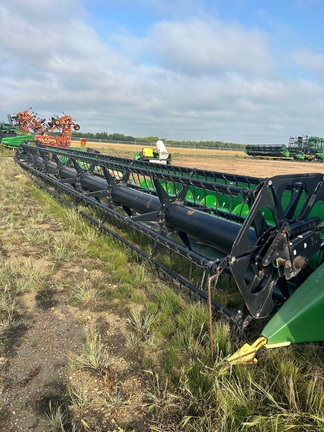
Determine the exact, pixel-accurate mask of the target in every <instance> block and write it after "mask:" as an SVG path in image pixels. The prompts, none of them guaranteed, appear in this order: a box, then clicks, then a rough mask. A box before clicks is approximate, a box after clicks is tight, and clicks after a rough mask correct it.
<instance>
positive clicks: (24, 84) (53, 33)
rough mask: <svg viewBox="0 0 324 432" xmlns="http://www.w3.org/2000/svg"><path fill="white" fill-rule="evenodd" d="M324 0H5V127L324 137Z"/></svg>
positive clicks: (226, 138) (232, 137) (256, 140)
mask: <svg viewBox="0 0 324 432" xmlns="http://www.w3.org/2000/svg"><path fill="white" fill-rule="evenodd" d="M323 18H324V0H209V1H207V0H64V1H63V0H55V2H53V0H28V1H26V0H10V1H9V0H0V26H1V36H0V122H1V121H6V120H7V115H8V114H14V113H17V112H19V111H22V110H25V109H28V108H30V107H32V109H33V111H34V112H36V113H38V115H39V117H41V118H46V119H50V118H51V117H52V116H53V115H61V114H62V112H64V113H65V114H68V115H71V116H72V117H73V119H75V121H76V122H77V123H78V124H80V126H81V129H80V132H94V133H95V132H107V133H115V132H117V133H122V134H124V135H131V136H134V137H148V136H154V137H159V138H160V139H166V140H180V141H182V140H189V141H206V140H208V141H214V140H220V141H223V142H235V143H241V144H288V142H289V137H290V136H297V135H309V136H320V137H323V136H324V30H323V29H324V26H323Z"/></svg>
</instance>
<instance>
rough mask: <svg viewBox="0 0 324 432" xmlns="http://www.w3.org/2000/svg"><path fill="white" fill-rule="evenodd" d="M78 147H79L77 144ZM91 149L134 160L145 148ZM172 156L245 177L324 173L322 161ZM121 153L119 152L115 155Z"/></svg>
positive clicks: (176, 152) (192, 152)
mask: <svg viewBox="0 0 324 432" xmlns="http://www.w3.org/2000/svg"><path fill="white" fill-rule="evenodd" d="M73 145H75V144H73ZM87 146H88V147H89V148H96V149H99V150H100V151H102V152H104V153H107V154H109V153H112V152H113V153H114V154H115V155H118V156H126V157H130V158H132V157H133V155H134V154H135V153H138V152H139V151H140V150H141V148H142V146H139V145H137V146H136V145H128V144H111V143H97V142H96V143H95V142H88V143H87ZM168 151H169V152H170V153H171V154H172V164H173V165H179V166H186V167H197V168H203V169H208V170H211V171H219V172H226V173H232V174H243V175H249V176H254V177H262V178H263V177H271V176H275V175H279V174H294V173H313V172H319V173H323V174H324V164H323V163H320V162H316V163H313V162H297V161H294V160H280V159H275V160H274V159H251V158H250V157H249V156H247V155H246V154H245V153H244V152H242V151H238V150H207V149H198V148H173V147H171V148H168ZM115 152H118V153H115Z"/></svg>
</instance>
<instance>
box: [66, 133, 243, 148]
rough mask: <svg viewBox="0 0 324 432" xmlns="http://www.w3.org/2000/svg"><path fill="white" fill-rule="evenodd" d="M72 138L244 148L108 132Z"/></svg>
mask: <svg viewBox="0 0 324 432" xmlns="http://www.w3.org/2000/svg"><path fill="white" fill-rule="evenodd" d="M73 137H74V138H84V139H86V140H91V139H93V140H103V141H122V142H130V143H134V142H139V143H148V144H153V143H154V144H155V143H156V141H157V140H158V139H162V141H163V142H164V143H165V144H167V145H169V146H172V145H173V146H175V147H207V148H222V149H227V148H228V149H241V150H244V148H245V146H244V145H243V144H237V143H232V142H223V141H218V140H216V141H176V140H167V139H165V138H159V137H155V136H149V137H134V136H130V135H124V134H122V133H117V132H114V133H111V134H109V133H108V132H96V133H92V132H73Z"/></svg>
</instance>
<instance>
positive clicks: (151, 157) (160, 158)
mask: <svg viewBox="0 0 324 432" xmlns="http://www.w3.org/2000/svg"><path fill="white" fill-rule="evenodd" d="M171 159H172V158H171V154H170V153H169V152H168V150H167V149H166V147H165V145H164V143H163V141H162V140H158V141H157V142H156V150H154V149H153V148H152V147H144V148H142V150H141V151H140V152H139V153H137V154H136V155H135V160H139V161H147V162H151V163H158V164H170V163H171Z"/></svg>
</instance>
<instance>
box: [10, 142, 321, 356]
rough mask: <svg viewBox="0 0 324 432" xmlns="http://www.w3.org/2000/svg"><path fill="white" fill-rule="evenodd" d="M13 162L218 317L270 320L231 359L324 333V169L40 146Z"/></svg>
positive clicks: (26, 148)
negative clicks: (177, 162) (286, 169)
mask: <svg viewBox="0 0 324 432" xmlns="http://www.w3.org/2000/svg"><path fill="white" fill-rule="evenodd" d="M15 161H16V163H17V164H18V165H19V166H20V167H21V168H22V169H24V170H26V171H27V172H28V173H29V174H30V175H31V176H32V178H33V179H34V181H35V182H36V184H37V185H38V186H39V187H41V188H42V189H44V190H45V191H47V192H48V193H49V194H51V195H52V196H54V197H56V198H57V199H58V200H60V201H61V202H62V203H63V204H64V205H66V206H69V207H71V208H74V209H75V210H76V211H78V213H79V214H80V215H81V216H83V217H84V218H85V219H86V220H88V221H89V222H90V223H93V224H95V225H97V226H98V227H99V228H100V229H101V230H102V231H103V232H104V233H107V234H108V235H110V236H111V237H113V238H114V239H116V240H117V241H119V242H121V243H122V244H124V245H126V246H127V247H129V248H130V249H131V250H132V251H133V252H134V254H136V255H137V256H138V259H139V260H141V261H142V262H143V264H145V265H146V266H147V267H149V268H150V269H151V270H152V271H153V272H155V273H156V275H157V276H159V277H161V278H164V280H167V281H170V283H171V282H172V284H173V285H176V286H178V287H179V288H180V289H185V290H186V291H188V292H190V293H191V295H192V297H194V298H198V299H201V300H204V301H206V302H208V304H209V305H210V310H211V314H212V316H213V315H214V312H217V314H222V315H223V316H224V317H226V318H227V319H228V320H229V322H230V323H231V325H232V326H233V329H238V330H239V331H242V330H244V329H245V328H246V327H247V326H251V325H253V323H256V322H257V321H260V320H262V321H261V322H262V323H266V325H265V326H264V328H263V330H262V331H261V335H260V339H258V340H257V341H256V342H255V343H253V344H246V345H245V346H244V347H243V348H242V350H240V351H239V352H238V353H236V354H234V355H233V356H232V357H230V358H229V359H228V361H229V362H230V363H232V364H235V363H244V362H245V363H255V362H256V359H255V354H256V352H257V350H258V349H259V348H260V347H261V346H266V347H268V348H271V347H278V346H283V345H288V344H292V343H301V342H314V341H323V340H324V315H323V314H322V313H321V312H322V311H323V309H324V290H323V286H324V284H323V282H324V176H323V174H319V173H310V174H294V175H280V176H275V177H271V178H256V177H250V176H242V175H234V174H229V173H221V172H217V171H208V170H202V169H195V168H186V167H181V166H173V165H169V164H152V163H151V162H147V161H141V160H131V159H127V158H117V157H112V156H109V155H102V154H100V153H91V152H84V151H80V150H72V149H70V148H69V149H59V148H53V147H47V146H44V145H42V144H41V143H36V145H35V146H30V145H28V144H24V143H22V144H21V145H20V147H19V148H18V149H17V151H16V154H15ZM229 279H230V280H231V281H232V287H231V290H232V291H231V296H226V295H224V293H227V291H228V290H229V284H228V280H229ZM107 289H108V288H107ZM233 290H234V292H233ZM224 299H227V300H224ZM212 316H211V318H212Z"/></svg>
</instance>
